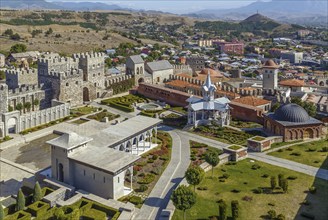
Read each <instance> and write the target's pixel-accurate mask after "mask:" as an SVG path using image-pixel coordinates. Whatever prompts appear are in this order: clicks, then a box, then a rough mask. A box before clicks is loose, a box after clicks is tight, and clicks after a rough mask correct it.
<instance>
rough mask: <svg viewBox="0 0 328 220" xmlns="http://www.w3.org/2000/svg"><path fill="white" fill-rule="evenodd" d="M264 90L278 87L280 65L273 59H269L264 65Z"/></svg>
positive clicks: (272, 89)
mask: <svg viewBox="0 0 328 220" xmlns="http://www.w3.org/2000/svg"><path fill="white" fill-rule="evenodd" d="M262 69H263V90H271V91H274V90H275V89H277V88H278V69H279V66H278V65H277V64H276V63H275V62H274V61H273V60H268V61H266V62H265V64H264V65H263V68H262Z"/></svg>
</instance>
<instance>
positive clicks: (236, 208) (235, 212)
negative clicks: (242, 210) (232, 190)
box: [231, 200, 240, 220]
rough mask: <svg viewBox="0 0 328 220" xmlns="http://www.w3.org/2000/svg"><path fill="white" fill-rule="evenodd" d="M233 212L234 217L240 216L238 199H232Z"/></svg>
mask: <svg viewBox="0 0 328 220" xmlns="http://www.w3.org/2000/svg"><path fill="white" fill-rule="evenodd" d="M231 214H232V219H234V220H235V219H237V218H238V217H239V215H240V214H239V203H238V201H237V200H232V201H231Z"/></svg>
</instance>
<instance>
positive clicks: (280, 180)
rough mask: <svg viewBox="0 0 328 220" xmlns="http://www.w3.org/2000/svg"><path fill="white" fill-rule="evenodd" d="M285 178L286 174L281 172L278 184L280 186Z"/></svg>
mask: <svg viewBox="0 0 328 220" xmlns="http://www.w3.org/2000/svg"><path fill="white" fill-rule="evenodd" d="M283 179H284V175H283V174H279V175H278V185H279V187H281V188H282V180H283Z"/></svg>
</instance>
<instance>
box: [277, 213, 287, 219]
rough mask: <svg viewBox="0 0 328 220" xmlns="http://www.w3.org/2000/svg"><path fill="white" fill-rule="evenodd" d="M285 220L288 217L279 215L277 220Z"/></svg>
mask: <svg viewBox="0 0 328 220" xmlns="http://www.w3.org/2000/svg"><path fill="white" fill-rule="evenodd" d="M285 219H286V217H285V216H284V215H283V214H279V215H277V218H276V220H285Z"/></svg>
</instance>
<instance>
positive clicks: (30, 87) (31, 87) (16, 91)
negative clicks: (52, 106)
mask: <svg viewBox="0 0 328 220" xmlns="http://www.w3.org/2000/svg"><path fill="white" fill-rule="evenodd" d="M42 86H43V84H41V85H37V84H35V85H27V86H25V85H22V86H19V87H18V88H16V89H10V90H8V94H9V95H13V94H21V93H27V92H39V91H41V89H42Z"/></svg>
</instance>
